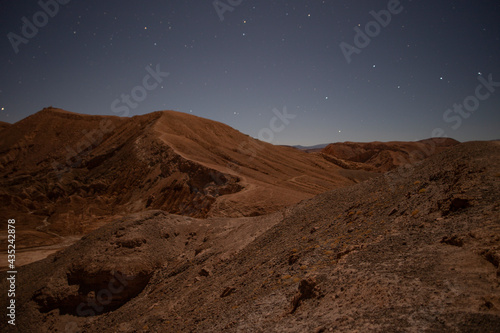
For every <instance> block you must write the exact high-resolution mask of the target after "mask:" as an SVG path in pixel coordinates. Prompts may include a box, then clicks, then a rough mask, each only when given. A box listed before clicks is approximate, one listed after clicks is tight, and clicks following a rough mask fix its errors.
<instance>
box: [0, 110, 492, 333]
mask: <svg viewBox="0 0 500 333" xmlns="http://www.w3.org/2000/svg"><path fill="white" fill-rule="evenodd" d="M0 182H1V184H2V186H1V188H0V196H1V206H0V213H1V216H2V218H3V219H2V221H1V224H2V230H7V219H15V221H16V222H15V229H16V266H17V267H16V268H17V272H18V273H17V281H16V285H17V289H16V307H17V312H16V315H17V319H16V325H15V326H13V325H8V324H7V322H6V321H1V322H0V330H1V331H2V332H402V331H404V332H498V330H499V329H500V268H499V263H500V201H499V200H498V194H499V193H500V143H499V142H498V141H476V142H464V143H460V142H458V141H455V140H453V139H447V138H432V139H427V140H422V141H417V142H367V143H356V142H343V143H332V144H330V145H328V146H326V147H325V148H321V149H314V150H308V151H306V150H304V149H297V148H294V147H290V146H278V145H272V144H269V143H266V142H262V141H259V140H256V139H254V138H252V137H250V136H248V135H245V134H242V133H241V132H239V131H237V130H234V129H233V128H231V127H229V126H227V125H225V124H222V123H219V122H215V121H212V120H208V119H204V118H200V117H196V116H193V115H189V114H185V113H180V112H174V111H159V112H154V113H150V114H146V115H141V116H135V117H130V118H125V117H121V118H120V117H115V116H95V115H92V116H90V115H84V114H77V113H72V112H68V111H64V110H61V109H55V108H45V109H43V110H42V111H39V112H37V113H35V114H33V115H31V116H29V117H27V118H25V119H23V120H21V121H19V122H16V123H14V124H8V123H2V124H1V127H0ZM6 235H7V234H5V233H4V234H2V238H1V239H0V241H1V250H2V252H1V254H2V257H1V258H2V259H1V260H2V261H1V265H2V269H3V271H7V270H9V267H8V266H7V263H8V261H7V255H8V254H7V251H6V249H7V246H8V244H9V243H8V237H7V236H6ZM0 288H1V290H2V293H4V291H5V290H8V289H9V281H8V280H6V279H2V282H1V284H0ZM0 304H1V306H2V308H4V309H5V308H7V307H8V306H9V304H8V303H7V300H6V298H4V297H3V298H2V301H1V303H0Z"/></svg>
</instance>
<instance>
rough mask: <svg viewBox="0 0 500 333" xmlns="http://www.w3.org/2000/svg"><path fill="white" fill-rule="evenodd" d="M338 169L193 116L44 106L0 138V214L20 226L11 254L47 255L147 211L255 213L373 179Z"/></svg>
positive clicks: (199, 214) (202, 214)
mask: <svg viewBox="0 0 500 333" xmlns="http://www.w3.org/2000/svg"><path fill="white" fill-rule="evenodd" d="M343 172H344V171H343V170H342V169H341V168H340V167H338V166H336V165H334V164H332V163H331V162H328V161H326V160H325V159H324V158H322V157H321V156H313V155H308V154H306V153H303V152H300V151H297V150H296V149H293V148H290V147H280V146H273V145H271V144H268V143H265V142H261V141H258V140H255V139H253V138H251V137H249V136H247V135H244V134H242V133H240V132H238V131H236V130H234V129H232V128H231V127H229V126H227V125H224V124H222V123H219V122H215V121H211V120H207V119H203V118H199V117H196V116H193V115H188V114H183V113H179V112H174V111H162V112H154V113H150V114H146V115H142V116H135V117H132V118H120V117H113V116H89V115H83V114H76V113H72V112H68V111H65V110H61V109H55V108H45V109H44V110H42V111H40V112H38V113H36V114H34V115H32V116H30V117H27V118H25V119H23V120H21V121H19V122H17V123H15V124H12V125H10V126H8V127H6V128H4V130H2V131H1V132H0V184H1V187H0V198H1V201H2V204H1V206H0V214H1V215H2V216H10V217H15V218H16V219H17V220H18V225H19V241H18V243H17V245H18V247H19V248H26V247H34V246H42V245H43V246H49V247H50V248H44V249H40V250H48V251H49V252H53V251H55V249H56V248H57V244H61V243H68V242H70V241H74V238H75V237H77V236H81V235H84V234H86V233H88V232H89V231H91V230H93V229H95V228H97V227H99V226H101V225H104V224H105V223H107V222H109V221H111V220H114V219H116V218H117V217H119V216H124V215H127V214H130V213H134V212H140V211H143V210H145V209H161V210H164V211H166V212H169V213H175V214H180V215H186V216H193V217H210V216H228V217H236V216H257V215H263V214H267V213H272V212H274V211H277V210H279V209H281V208H283V207H285V206H287V205H290V204H293V203H296V202H299V201H300V200H303V199H305V198H310V197H312V196H313V195H315V194H318V193H321V192H324V191H327V190H329V189H332V188H336V187H339V186H345V185H350V184H353V183H355V182H357V181H361V180H364V179H366V178H367V177H370V176H371V175H370V174H369V173H366V172H357V173H354V174H353V173H349V174H343ZM2 241H5V240H2ZM54 247H56V248H54ZM19 260H20V262H19V263H22V261H23V260H24V259H23V254H20V259H19Z"/></svg>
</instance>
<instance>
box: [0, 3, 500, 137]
mask: <svg viewBox="0 0 500 333" xmlns="http://www.w3.org/2000/svg"><path fill="white" fill-rule="evenodd" d="M499 18H500V2H499V1H497V0H478V1H472V0H458V1H451V0H440V1H417V0H413V1H412V0H401V1H398V0H382V1H375V0H358V1H347V0H346V1H341V0H330V1H319V0H314V1H311V0H308V1H305V0H304V1H302V0H291V1H284V0H283V1H280V0H277V1H270V0H254V1H250V0H219V1H214V0H197V1H194V0H192V1H188V0H169V1H159V0H142V1H123V0H99V1H97V0H87V1H77V0H72V1H70V0H57V1H56V0H41V1H40V2H38V1H35V0H29V1H28V0H16V1H7V0H1V1H0V32H1V33H0V35H1V43H0V73H1V74H0V75H1V80H0V121H6V122H9V123H14V122H17V121H19V120H21V119H23V118H25V117H27V116H29V115H30V114H33V113H35V112H37V111H39V110H41V109H42V108H43V107H47V106H54V107H58V108H62V109H65V110H68V111H73V112H78V113H85V114H98V115H118V116H126V115H128V116H134V115H141V114H145V113H150V112H153V111H157V110H177V111H181V112H186V113H191V114H194V115H198V116H201V117H205V118H209V119H213V120H216V121H220V122H223V123H226V124H228V125H230V126H232V127H234V128H236V129H237V130H239V131H241V132H243V133H246V134H249V135H251V136H253V137H256V138H261V139H263V140H265V141H268V142H271V143H274V144H289V145H296V144H297V145H298V144H300V145H314V144H319V143H328V142H339V141H375V140H378V141H390V140H408V141H413V140H420V139H425V138H429V137H431V136H447V137H453V138H455V139H457V140H460V141H469V140H490V139H499V138H500V135H499V134H498V133H500V131H499V129H500V113H499V106H500V61H499V60H500V23H499ZM266 129H267V130H266ZM269 130H271V131H269ZM270 132H272V135H269V133H270ZM264 134H267V135H264Z"/></svg>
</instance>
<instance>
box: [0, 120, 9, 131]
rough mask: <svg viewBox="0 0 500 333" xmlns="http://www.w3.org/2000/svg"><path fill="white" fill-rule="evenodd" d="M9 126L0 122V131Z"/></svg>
mask: <svg viewBox="0 0 500 333" xmlns="http://www.w3.org/2000/svg"><path fill="white" fill-rule="evenodd" d="M9 126H10V124H9V123H6V122H4V121H0V131H1V130H3V129H5V128H7V127H9Z"/></svg>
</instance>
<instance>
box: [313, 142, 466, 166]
mask: <svg viewBox="0 0 500 333" xmlns="http://www.w3.org/2000/svg"><path fill="white" fill-rule="evenodd" d="M458 143H459V142H458V141H456V140H454V139H450V138H431V139H426V140H420V141H416V142H401V141H392V142H338V143H332V144H330V145H328V146H327V147H325V148H324V149H323V150H322V151H321V154H322V155H323V156H324V157H325V158H326V159H328V160H329V161H331V162H333V163H336V164H337V165H340V166H342V167H344V168H348V169H355V170H356V169H360V170H369V171H376V172H386V171H389V170H393V169H395V168H397V167H399V166H402V165H406V164H413V163H416V162H419V161H422V160H423V159H425V158H427V157H429V156H432V155H434V154H437V153H440V152H442V151H443V150H446V149H448V148H450V147H452V146H455V145H457V144H458Z"/></svg>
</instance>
